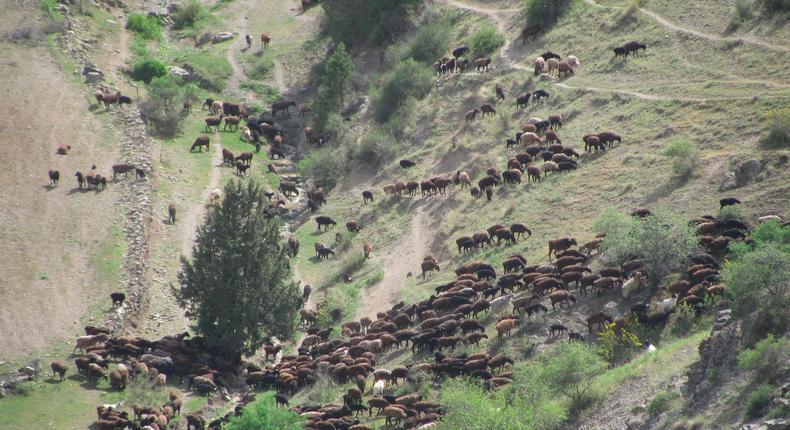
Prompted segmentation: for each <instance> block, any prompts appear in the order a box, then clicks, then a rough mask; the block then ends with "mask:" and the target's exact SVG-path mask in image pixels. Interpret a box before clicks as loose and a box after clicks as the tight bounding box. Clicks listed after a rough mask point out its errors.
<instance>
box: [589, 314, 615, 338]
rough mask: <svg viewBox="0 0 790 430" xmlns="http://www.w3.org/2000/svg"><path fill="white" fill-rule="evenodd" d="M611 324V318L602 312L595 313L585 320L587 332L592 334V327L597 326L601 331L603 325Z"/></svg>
mask: <svg viewBox="0 0 790 430" xmlns="http://www.w3.org/2000/svg"><path fill="white" fill-rule="evenodd" d="M611 322H612V318H611V317H610V316H609V315H606V314H605V313H603V312H598V313H595V314H593V315H591V316H589V317H588V318H587V331H589V332H590V333H592V332H593V327H595V326H599V327H601V329H603V327H604V324H608V323H611Z"/></svg>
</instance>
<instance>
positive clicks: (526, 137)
mask: <svg viewBox="0 0 790 430" xmlns="http://www.w3.org/2000/svg"><path fill="white" fill-rule="evenodd" d="M519 141H520V143H522V144H524V145H527V146H529V145H532V144H535V143H543V140H541V138H540V136H538V135H537V134H536V133H534V132H531V131H528V132H524V134H522V135H521V137H520V138H519Z"/></svg>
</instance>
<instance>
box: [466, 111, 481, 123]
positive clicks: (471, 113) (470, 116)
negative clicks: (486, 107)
mask: <svg viewBox="0 0 790 430" xmlns="http://www.w3.org/2000/svg"><path fill="white" fill-rule="evenodd" d="M479 113H480V111H479V110H478V109H477V108H475V109H472V110H469V111H467V112H466V114H465V115H464V118H465V119H466V122H469V121H474V120H475V117H476V116H477V114H479Z"/></svg>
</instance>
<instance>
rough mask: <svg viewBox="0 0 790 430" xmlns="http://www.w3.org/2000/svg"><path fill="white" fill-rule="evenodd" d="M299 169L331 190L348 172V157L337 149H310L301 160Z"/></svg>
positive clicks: (321, 185)
mask: <svg viewBox="0 0 790 430" xmlns="http://www.w3.org/2000/svg"><path fill="white" fill-rule="evenodd" d="M299 169H300V170H301V171H302V172H305V173H307V175H308V176H309V177H310V178H311V179H312V180H313V181H314V182H315V183H316V185H318V186H320V187H324V189H325V190H327V191H329V190H331V189H332V188H334V187H335V185H337V181H338V180H339V179H340V178H341V177H343V174H345V172H346V158H345V157H344V156H343V154H342V153H341V152H340V151H338V150H337V149H333V148H322V149H318V150H315V151H310V153H308V154H307V156H306V157H305V158H304V159H302V161H300V162H299Z"/></svg>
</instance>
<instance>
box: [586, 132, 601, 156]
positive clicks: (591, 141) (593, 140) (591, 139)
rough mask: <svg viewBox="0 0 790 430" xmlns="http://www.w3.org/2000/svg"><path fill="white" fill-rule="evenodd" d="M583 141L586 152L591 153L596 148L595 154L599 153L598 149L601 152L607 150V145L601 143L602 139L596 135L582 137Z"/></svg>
mask: <svg viewBox="0 0 790 430" xmlns="http://www.w3.org/2000/svg"><path fill="white" fill-rule="evenodd" d="M582 140H583V141H584V150H585V151H586V152H590V150H591V149H592V148H595V152H598V149H600V150H601V151H605V150H606V147H605V145H604V144H603V143H601V139H600V138H599V137H598V136H596V135H594V134H592V135H586V136H584V137H582Z"/></svg>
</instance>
